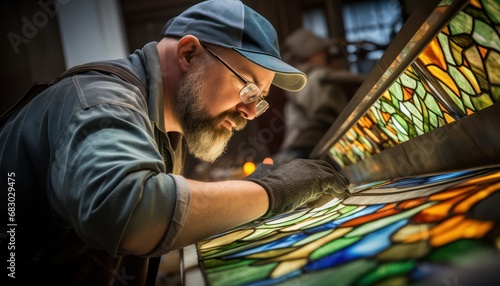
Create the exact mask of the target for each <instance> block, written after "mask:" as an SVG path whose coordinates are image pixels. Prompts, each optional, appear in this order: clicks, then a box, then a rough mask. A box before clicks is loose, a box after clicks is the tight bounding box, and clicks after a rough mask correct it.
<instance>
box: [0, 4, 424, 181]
mask: <svg viewBox="0 0 500 286" xmlns="http://www.w3.org/2000/svg"><path fill="white" fill-rule="evenodd" d="M415 1H416V0H374V1H367V0H349V1H347V0H243V2H244V3H245V4H247V5H248V6H250V7H252V8H253V9H255V10H256V11H258V12H259V13H261V14H262V15H263V16H264V17H266V18H267V19H268V20H269V21H270V22H271V23H272V24H273V25H274V27H275V28H276V30H277V32H278V36H279V39H280V42H281V43H282V42H283V40H284V39H285V38H286V36H287V35H289V34H290V33H292V32H293V31H294V30H296V29H298V28H301V27H304V28H307V29H309V30H311V31H313V32H314V33H316V34H317V35H319V36H321V37H324V38H328V39H331V40H333V41H332V43H333V44H334V45H336V47H337V48H340V49H341V51H342V53H343V56H344V60H345V64H346V65H345V67H346V70H348V71H349V72H350V73H351V74H352V75H353V77H352V78H351V80H346V79H342V80H341V83H342V84H344V85H345V88H346V90H347V91H348V92H347V94H348V96H352V95H353V94H354V93H355V92H356V88H357V87H358V86H359V85H360V84H361V82H362V78H363V77H362V76H363V75H367V74H368V73H369V72H370V71H371V68H372V67H373V66H374V64H375V63H376V62H377V60H378V59H379V58H380V56H381V55H382V53H383V51H384V49H385V48H386V47H387V45H388V44H389V43H390V42H391V40H392V38H393V37H394V36H395V34H396V33H397V32H398V31H399V29H400V27H401V26H402V25H403V23H404V21H405V20H406V19H407V17H408V16H409V15H410V14H411V11H412V7H413V6H414V5H416V3H415ZM198 2H200V1H195V0H168V1H167V0H142V1H136V0H7V1H3V8H2V11H1V12H0V15H1V17H0V21H1V25H0V30H1V33H0V35H1V41H0V49H1V50H0V51H1V54H0V55H1V59H2V66H1V75H0V80H1V86H2V93H1V95H0V98H1V101H0V102H1V106H0V110H2V111H3V110H5V108H7V107H8V106H9V105H10V104H12V103H13V102H15V101H16V100H17V98H18V97H19V96H21V94H22V93H23V92H24V91H26V90H27V89H28V88H29V86H30V85H31V83H33V82H35V81H49V80H51V79H53V78H55V77H57V76H58V75H59V74H61V73H62V72H64V70H66V69H67V68H70V67H72V66H74V65H77V64H81V63H85V62H89V61H95V60H103V59H114V58H123V57H126V56H127V55H128V54H129V53H131V52H133V51H134V50H135V49H138V48H141V47H142V46H143V45H144V44H146V43H148V42H150V41H158V40H159V39H160V32H161V30H162V27H163V25H164V24H165V22H166V21H167V20H168V19H170V18H172V17H174V16H176V15H177V14H179V13H180V12H182V11H183V10H185V9H186V8H188V7H189V6H191V5H193V4H195V3H198ZM281 43H280V44H281ZM333 44H332V45H333ZM360 76H361V77H360ZM270 95H271V96H269V97H268V99H269V102H270V104H271V108H270V110H269V111H267V112H266V113H265V114H264V115H263V116H261V117H259V118H258V120H254V121H252V122H250V124H248V127H247V128H246V129H245V130H244V131H242V132H238V133H236V134H235V136H234V139H233V140H232V141H231V143H230V145H229V146H228V150H227V152H226V155H224V156H223V157H222V158H221V159H219V160H218V161H217V162H216V164H215V165H212V166H208V165H206V164H203V163H201V162H198V161H197V160H195V159H193V158H188V162H187V165H186V175H188V176H191V177H195V178H198V179H205V180H212V179H221V178H222V179H223V178H229V177H232V176H233V175H232V174H231V172H232V170H233V169H234V170H239V169H238V168H240V167H241V166H242V165H243V163H245V162H246V161H253V162H261V161H262V160H263V159H264V158H266V157H268V156H270V155H272V154H273V153H275V152H277V150H278V148H279V145H280V144H281V140H282V137H283V132H284V122H283V113H282V108H283V105H284V102H285V100H286V99H285V98H284V96H283V94H282V91H280V90H278V89H272V90H271V93H270ZM236 172H237V171H236Z"/></svg>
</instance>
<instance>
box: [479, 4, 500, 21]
mask: <svg viewBox="0 0 500 286" xmlns="http://www.w3.org/2000/svg"><path fill="white" fill-rule="evenodd" d="M481 3H482V4H483V9H484V12H485V13H486V14H487V15H488V17H489V18H490V19H491V21H492V22H493V24H495V25H500V13H498V11H500V2H499V1H498V0H482V1H481Z"/></svg>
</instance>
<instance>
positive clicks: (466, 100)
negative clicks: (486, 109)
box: [460, 91, 477, 110]
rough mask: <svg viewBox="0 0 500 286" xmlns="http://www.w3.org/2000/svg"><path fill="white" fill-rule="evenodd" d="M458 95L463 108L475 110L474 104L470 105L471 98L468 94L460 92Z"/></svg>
mask: <svg viewBox="0 0 500 286" xmlns="http://www.w3.org/2000/svg"><path fill="white" fill-rule="evenodd" d="M460 94H461V97H460V98H462V102H463V103H464V106H465V108H468V109H470V110H477V109H476V108H475V107H474V104H472V101H471V97H470V96H469V95H468V94H466V93H464V92H463V91H460Z"/></svg>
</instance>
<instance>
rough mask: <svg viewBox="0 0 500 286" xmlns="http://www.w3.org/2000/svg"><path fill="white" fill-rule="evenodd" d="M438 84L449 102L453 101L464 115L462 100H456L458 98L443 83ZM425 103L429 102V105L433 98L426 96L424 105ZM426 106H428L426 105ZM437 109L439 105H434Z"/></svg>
mask: <svg viewBox="0 0 500 286" xmlns="http://www.w3.org/2000/svg"><path fill="white" fill-rule="evenodd" d="M439 84H440V85H441V87H442V88H443V89H444V91H446V94H447V95H448V96H449V97H450V99H451V100H453V102H454V103H455V104H456V105H457V106H458V107H459V108H460V110H461V111H462V112H463V113H464V114H465V107H464V103H463V102H462V100H460V98H458V96H457V95H456V94H455V93H454V92H453V91H452V90H451V89H450V88H449V87H448V86H447V85H446V84H444V83H442V82H439ZM427 101H429V103H430V102H431V101H434V102H436V101H435V99H434V98H432V97H431V96H428V97H427V98H426V103H427ZM427 106H430V104H427ZM435 107H437V108H439V105H437V103H436V106H435Z"/></svg>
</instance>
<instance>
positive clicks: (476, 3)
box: [469, 0, 483, 9]
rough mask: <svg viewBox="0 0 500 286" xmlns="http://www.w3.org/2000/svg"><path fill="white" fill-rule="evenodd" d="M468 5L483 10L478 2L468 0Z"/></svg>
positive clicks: (476, 0)
mask: <svg viewBox="0 0 500 286" xmlns="http://www.w3.org/2000/svg"><path fill="white" fill-rule="evenodd" d="M469 4H470V5H472V6H476V7H477V8H479V9H483V5H482V4H481V1H480V0H470V1H469Z"/></svg>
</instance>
